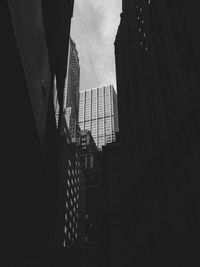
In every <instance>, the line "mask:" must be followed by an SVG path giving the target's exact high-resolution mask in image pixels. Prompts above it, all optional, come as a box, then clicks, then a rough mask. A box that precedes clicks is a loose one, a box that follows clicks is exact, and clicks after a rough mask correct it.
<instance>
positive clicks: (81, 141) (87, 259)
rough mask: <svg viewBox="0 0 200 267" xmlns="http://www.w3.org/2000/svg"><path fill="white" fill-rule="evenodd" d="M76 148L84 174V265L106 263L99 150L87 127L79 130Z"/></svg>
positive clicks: (101, 168) (102, 185)
mask: <svg viewBox="0 0 200 267" xmlns="http://www.w3.org/2000/svg"><path fill="white" fill-rule="evenodd" d="M77 145H78V151H79V155H80V161H81V167H82V170H83V172H84V177H85V233H84V264H85V265H84V266H87V267H89V266H98V267H100V266H102V267H103V266H106V265H105V262H106V252H107V242H106V240H107V239H106V234H107V232H106V216H105V204H106V202H105V187H104V175H103V174H104V172H103V162H102V157H101V154H100V152H99V150H98V148H97V146H96V144H95V142H94V140H93V137H92V135H91V133H90V132H89V131H87V130H83V131H80V133H79V138H78V144H77Z"/></svg>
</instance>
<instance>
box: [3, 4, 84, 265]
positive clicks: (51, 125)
mask: <svg viewBox="0 0 200 267" xmlns="http://www.w3.org/2000/svg"><path fill="white" fill-rule="evenodd" d="M0 6H1V7H0V13H1V23H0V25H1V26H0V29H1V34H2V35H3V36H4V38H3V40H2V41H1V43H0V54H1V63H0V64H1V69H2V71H1V84H2V87H3V88H4V89H3V90H2V99H4V101H3V102H4V103H5V104H6V102H7V101H9V105H11V106H12V109H10V108H9V107H8V105H7V104H6V105H5V107H6V112H5V114H4V116H3V121H2V125H3V130H2V138H1V147H2V150H1V152H2V156H3V157H2V158H3V159H2V161H1V163H2V177H3V179H1V186H0V188H1V189H0V190H1V194H0V195H1V201H0V213H1V222H0V235H1V240H0V243H1V247H2V248H3V250H2V251H3V253H2V254H3V255H2V257H1V261H3V260H4V255H7V253H6V252H8V251H9V255H12V256H9V257H7V258H6V264H5V263H4V262H2V263H1V264H0V265H1V266H17V265H18V266H23V263H24V262H26V266H28V265H29V266H40V265H42V266H62V263H63V262H64V263H65V264H64V265H65V266H66V261H67V262H69V261H70V258H69V257H68V253H67V252H66V250H65V254H62V252H61V251H60V256H59V257H57V256H56V255H55V251H54V250H53V248H54V247H55V228H56V222H57V207H56V203H57V190H58V185H59V173H58V165H59V164H58V158H59V153H60V152H59V147H60V137H59V134H58V131H57V129H56V122H55V114H54V107H53V81H54V76H56V80H57V89H58V99H59V103H62V98H63V88H64V81H65V77H66V68H67V51H68V41H69V30H70V22H71V17H72V13H73V1H61V0H60V1H45V0H42V1H40V0H39V1H17V2H16V1H12V0H11V1H3V2H2V3H1V4H0ZM13 110H14V111H15V112H14V113H13ZM14 117H15V118H14ZM11 121H12V123H11ZM4 145H5V146H4ZM39 252H40V253H39ZM40 256H41V257H42V258H43V260H42V262H41V261H40ZM79 259H80V257H79V252H78V251H77V254H76V258H73V260H74V262H77V264H78V263H79Z"/></svg>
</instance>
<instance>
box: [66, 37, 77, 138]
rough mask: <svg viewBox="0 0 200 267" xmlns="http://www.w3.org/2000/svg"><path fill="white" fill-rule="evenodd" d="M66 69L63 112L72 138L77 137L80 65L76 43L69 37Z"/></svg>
mask: <svg viewBox="0 0 200 267" xmlns="http://www.w3.org/2000/svg"><path fill="white" fill-rule="evenodd" d="M68 55H69V56H68V71H67V77H66V81H65V88H64V112H65V116H66V119H67V122H68V127H69V131H70V134H71V137H72V138H75V139H76V137H77V131H78V109H79V81H80V66H79V57H78V52H77V49H76V44H75V42H74V41H73V40H72V38H71V37H70V40H69V53H68Z"/></svg>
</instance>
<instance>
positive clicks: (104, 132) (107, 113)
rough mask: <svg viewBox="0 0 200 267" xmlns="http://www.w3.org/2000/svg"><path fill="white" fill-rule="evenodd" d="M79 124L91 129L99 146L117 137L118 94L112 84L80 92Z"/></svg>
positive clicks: (84, 128)
mask: <svg viewBox="0 0 200 267" xmlns="http://www.w3.org/2000/svg"><path fill="white" fill-rule="evenodd" d="M79 126H80V129H81V130H89V131H91V133H92V136H93V138H94V141H95V143H96V145H97V147H98V148H101V147H102V146H103V145H105V144H106V143H111V142H113V141H115V139H116V132H117V131H118V130H119V126H118V109H117V94H116V92H115V90H114V87H113V86H112V85H108V86H103V87H99V88H94V89H89V90H86V91H81V92H80V103H79Z"/></svg>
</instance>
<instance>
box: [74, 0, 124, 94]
mask: <svg viewBox="0 0 200 267" xmlns="http://www.w3.org/2000/svg"><path fill="white" fill-rule="evenodd" d="M121 2H122V0H75V1H74V13H73V18H72V22H71V37H72V39H73V40H74V41H75V43H76V47H77V50H78V55H79V61H80V69H81V70H80V90H85V89H90V88H95V87H98V86H101V85H108V84H113V85H114V87H115V88H116V77H115V57H114V41H115V37H116V33H117V29H118V25H119V22H120V13H121V8H122V7H121V6H122V4H121Z"/></svg>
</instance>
